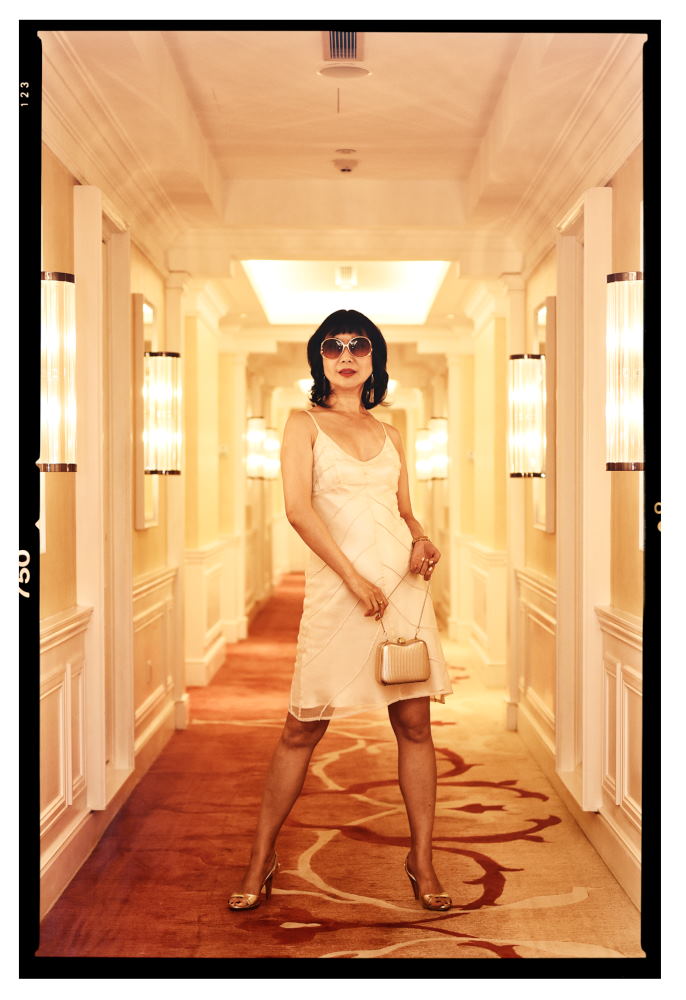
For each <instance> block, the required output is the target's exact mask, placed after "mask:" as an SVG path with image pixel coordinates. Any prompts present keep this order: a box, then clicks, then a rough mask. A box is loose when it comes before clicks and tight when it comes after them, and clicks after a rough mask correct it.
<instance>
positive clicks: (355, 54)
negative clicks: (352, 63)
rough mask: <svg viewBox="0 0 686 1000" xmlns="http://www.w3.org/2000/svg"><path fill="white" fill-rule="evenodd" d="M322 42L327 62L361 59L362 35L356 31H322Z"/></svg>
mask: <svg viewBox="0 0 686 1000" xmlns="http://www.w3.org/2000/svg"><path fill="white" fill-rule="evenodd" d="M322 40H323V42H324V59H325V60H326V61H327V62H330V61H331V60H333V61H335V62H339V61H342V60H346V61H349V60H356V61H357V60H360V59H362V58H363V53H362V35H361V34H360V33H359V32H357V31H322Z"/></svg>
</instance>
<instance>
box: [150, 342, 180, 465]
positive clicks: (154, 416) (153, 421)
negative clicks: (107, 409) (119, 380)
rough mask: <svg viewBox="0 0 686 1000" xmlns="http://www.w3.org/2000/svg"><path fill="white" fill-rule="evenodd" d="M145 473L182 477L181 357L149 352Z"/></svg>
mask: <svg viewBox="0 0 686 1000" xmlns="http://www.w3.org/2000/svg"><path fill="white" fill-rule="evenodd" d="M143 357H144V359H145V364H144V374H143V469H144V472H145V474H146V476H180V475H181V355H180V354H178V353H177V352H176V351H145V352H144V354H143Z"/></svg>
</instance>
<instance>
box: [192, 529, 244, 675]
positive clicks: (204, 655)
mask: <svg viewBox="0 0 686 1000" xmlns="http://www.w3.org/2000/svg"><path fill="white" fill-rule="evenodd" d="M244 541H245V539H243V538H239V537H238V536H237V535H223V536H222V537H221V538H220V539H219V541H217V542H215V543H213V544H212V545H207V546H204V547H203V548H200V549H187V550H186V552H185V556H184V588H185V603H184V608H185V635H186V638H185V658H186V684H189V685H192V686H197V685H201V686H202V685H205V684H209V682H210V681H211V679H212V677H213V676H214V674H215V673H216V672H217V670H218V669H219V667H220V666H221V664H222V662H223V660H224V656H225V653H226V643H227V642H238V640H239V639H245V637H246V636H247V634H248V618H247V615H246V612H245V608H246V600H247V595H246V584H245V554H244V552H245V549H244Z"/></svg>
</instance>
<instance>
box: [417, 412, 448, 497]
mask: <svg viewBox="0 0 686 1000" xmlns="http://www.w3.org/2000/svg"><path fill="white" fill-rule="evenodd" d="M416 450H417V458H416V461H415V468H416V470H417V479H418V480H419V481H420V482H427V481H428V480H430V479H446V478H447V476H448V420H447V418H446V417H431V419H430V420H429V426H428V427H420V428H419V430H418V431H417V444H416Z"/></svg>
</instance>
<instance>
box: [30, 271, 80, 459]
mask: <svg viewBox="0 0 686 1000" xmlns="http://www.w3.org/2000/svg"><path fill="white" fill-rule="evenodd" d="M40 284H41V394H40V395H41V399H40V412H41V430H40V458H39V459H38V468H39V469H40V470H41V472H76V296H75V288H74V275H73V274H66V273H65V272H63V271H41V283H40Z"/></svg>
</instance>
